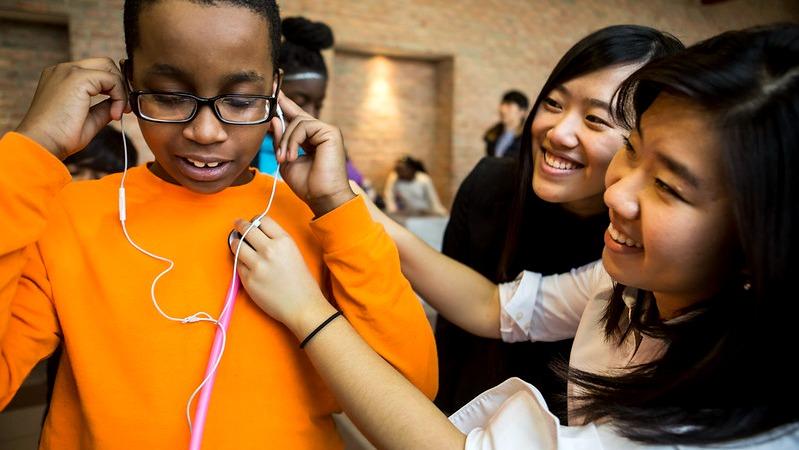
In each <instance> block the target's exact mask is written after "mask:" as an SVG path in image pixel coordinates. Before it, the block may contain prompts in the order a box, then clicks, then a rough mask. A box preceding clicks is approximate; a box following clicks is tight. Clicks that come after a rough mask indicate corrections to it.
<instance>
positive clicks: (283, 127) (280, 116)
mask: <svg viewBox="0 0 799 450" xmlns="http://www.w3.org/2000/svg"><path fill="white" fill-rule="evenodd" d="M277 118H278V119H280V131H282V132H284V133H285V132H286V119H285V118H284V117H283V110H282V109H281V108H280V105H277Z"/></svg>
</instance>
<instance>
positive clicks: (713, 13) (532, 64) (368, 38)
mask: <svg viewBox="0 0 799 450" xmlns="http://www.w3.org/2000/svg"><path fill="white" fill-rule="evenodd" d="M280 3H281V7H282V10H283V14H284V15H297V14H302V15H306V16H308V17H310V18H312V19H314V20H323V21H325V22H327V23H328V24H330V25H331V26H332V27H333V29H334V31H335V34H336V40H337V44H336V50H333V51H329V52H327V53H328V54H327V57H328V59H329V61H330V62H331V65H332V66H333V67H332V70H331V72H332V74H333V77H334V80H333V84H331V86H335V88H336V91H337V92H335V93H331V95H330V96H329V97H330V100H329V101H328V102H327V104H326V106H325V110H324V111H323V118H325V119H327V120H330V121H333V122H337V123H339V124H340V125H341V126H342V129H343V131H344V133H345V136H346V138H348V139H349V138H351V139H352V140H353V145H350V147H351V148H350V150H351V151H352V153H353V160H354V162H355V163H356V165H358V166H360V167H361V168H362V169H363V170H364V171H366V172H369V173H370V174H375V175H374V176H375V177H377V176H378V175H379V174H378V172H381V171H383V169H384V168H385V167H386V166H385V164H386V161H390V160H392V159H393V158H394V157H395V156H396V152H397V150H396V148H386V147H385V146H381V145H376V144H374V143H369V144H366V145H354V144H355V139H356V136H355V133H354V132H353V131H352V130H354V129H356V127H357V126H358V124H357V123H355V124H350V122H347V118H348V117H355V116H357V114H358V113H359V112H358V111H356V109H357V110H360V112H361V113H362V112H363V108H362V105H361V104H357V103H354V102H347V101H344V100H343V99H345V98H350V97H357V96H359V95H360V96H361V97H362V96H363V92H354V91H355V90H357V89H358V86H361V85H363V84H364V83H363V82H361V83H358V82H351V83H349V82H348V83H343V82H342V83H337V82H336V81H335V77H336V76H338V74H339V72H341V71H344V69H343V68H342V69H341V70H339V68H338V67H337V63H336V61H337V59H338V57H339V56H340V55H342V54H344V55H350V56H349V57H350V59H352V55H353V54H354V53H353V52H355V53H362V54H386V55H390V56H394V57H397V58H394V59H392V60H391V61H392V64H393V63H396V65H398V66H403V67H404V69H402V70H411V69H409V67H410V66H414V65H415V67H416V68H417V69H418V70H417V71H413V70H411V74H412V75H410V76H411V77H412V79H410V80H404V81H403V83H404V86H407V85H408V84H409V83H410V84H413V82H414V81H415V80H414V79H413V78H414V77H416V76H417V75H418V76H419V80H424V81H423V83H424V84H425V86H427V87H425V88H424V90H425V92H427V93H425V95H424V100H420V99H417V95H416V93H415V92H414V91H413V89H406V88H405V87H403V88H402V89H398V90H397V91H396V92H397V99H398V102H399V103H400V104H403V105H406V104H407V105H415V106H417V107H421V108H422V109H425V110H427V109H428V108H429V105H420V104H419V103H420V102H422V101H425V102H433V103H435V111H436V112H435V113H434V115H435V116H442V115H443V116H445V117H434V118H433V119H429V120H428V119H425V120H424V122H425V123H428V124H435V131H434V132H430V131H422V130H421V129H420V130H419V131H418V133H422V134H424V133H431V134H430V136H431V137H429V138H425V139H427V140H426V141H425V142H428V143H427V144H425V145H427V146H430V145H432V147H431V150H429V151H427V152H426V153H425V156H424V157H425V161H426V162H427V163H428V164H429V165H430V166H431V172H433V174H434V178H436V181H437V184H438V186H440V187H441V188H442V189H443V190H444V192H441V194H442V196H443V197H445V199H449V198H451V193H452V192H454V190H455V189H456V188H457V186H458V184H459V183H460V181H461V180H462V179H463V177H464V176H465V175H466V174H467V173H468V172H469V170H470V169H471V167H472V166H473V165H474V164H475V163H476V162H477V160H478V159H479V158H480V156H481V154H482V152H483V146H482V141H481V135H482V133H483V131H484V129H485V128H486V127H488V126H489V125H490V124H492V123H493V122H494V121H495V120H496V114H497V113H496V106H497V102H498V99H499V97H500V96H501V94H502V92H504V91H505V90H507V89H509V88H519V89H522V90H524V91H526V92H527V93H528V94H529V95H530V96H531V97H533V96H534V95H535V94H536V93H537V88H538V87H539V86H540V85H541V84H542V83H543V81H544V79H545V78H546V76H547V75H548V73H549V71H550V70H551V68H552V67H553V65H554V64H555V62H556V61H557V59H558V58H559V57H560V56H561V55H562V54H563V53H564V52H565V51H566V50H567V49H568V48H569V47H570V46H571V45H572V44H573V43H574V42H575V41H576V40H577V39H579V38H580V37H582V36H584V35H585V34H587V33H589V32H591V31H593V30H595V29H597V28H600V27H603V26H606V25H610V24H617V23H639V24H645V25H650V26H654V27H657V28H660V29H663V30H666V31H669V32H671V33H673V34H675V35H677V36H678V37H679V38H681V39H683V40H684V41H685V42H687V43H693V42H695V41H697V40H699V39H702V38H705V37H708V36H711V35H714V34H717V33H719V32H721V31H724V30H728V29H734V28H741V27H745V26H750V25H754V24H761V23H768V22H773V21H788V20H792V21H797V20H799V3H797V2H796V1H795V0H759V1H756V0H727V1H723V2H720V3H718V4H712V5H705V4H703V3H702V2H701V1H700V0H647V1H640V0H380V1H378V0H325V1H319V0H283V1H281V2H280ZM121 5H122V0H27V1H15V0H0V18H3V20H17V19H14V17H13V16H14V15H15V14H20V13H24V14H26V15H28V16H31V17H34V16H36V15H37V14H39V15H40V16H41V17H43V18H44V19H48V18H49V19H50V20H51V21H52V20H55V19H58V18H59V17H63V18H65V19H64V20H65V23H66V24H68V30H69V36H68V40H69V54H70V57H72V58H82V57H87V56H96V55H104V56H110V57H112V58H113V59H115V60H117V59H119V58H120V57H122V56H123V55H124V46H123V43H122V23H121V20H122V19H121V17H122V12H121ZM9 17H11V18H10V19H9ZM26 17H27V16H26ZM28 18H30V17H28ZM54 18H55V19H54ZM26 20H27V19H26ZM3 28H4V33H6V31H5V28H6V27H3ZM12 32H13V31H12ZM36 39H39V37H38V36H37V38H36ZM41 39H42V40H46V39H47V38H46V37H45V36H44V35H42V36H41ZM7 51H10V52H11V53H4V54H3V59H4V60H5V59H6V58H9V59H10V58H14V57H15V56H13V55H12V54H13V53H14V52H15V51H16V50H14V49H13V48H12V49H10V50H7ZM6 55H9V56H6ZM44 59H45V58H42V65H45V64H49V63H45V62H44ZM342 59H346V57H345V58H342ZM356 59H357V58H356ZM362 60H363V61H361V63H360V64H361V65H362V66H363V67H365V64H366V61H368V58H362ZM341 64H342V67H343V66H344V65H348V64H355V65H357V64H358V63H357V62H356V63H354V62H353V61H347V60H345V61H342V62H341ZM425 67H426V68H427V69H425ZM430 67H432V68H433V73H432V75H431V74H430V72H429V71H428V69H429V68H430ZM356 70H357V69H356ZM402 70H400V71H402ZM352 76H354V74H353V75H350V77H352ZM28 78H33V79H38V71H36V72H35V73H34V74H30V75H29V76H28ZM348 79H351V78H348ZM431 80H432V81H431ZM398 82H399V81H398ZM20 83H21V82H20ZM420 83H421V81H420ZM431 83H433V84H434V86H433V85H432V84H431ZM431 86H432V87H431ZM13 90H19V91H29V90H30V87H29V84H23V83H21V84H19V86H9V85H6V84H4V85H2V87H0V98H7V96H8V92H9V91H13ZM429 92H432V93H433V94H432V95H433V96H432V97H431V96H430V95H429ZM32 94H33V93H32V92H30V93H29V96H28V99H29V98H30V97H31V96H32ZM403 96H404V97H403ZM442 98H444V99H445V100H441V99H442ZM447 98H448V99H450V100H449V101H448V100H446V99H447ZM450 111H451V113H450ZM425 114H428V113H427V112H426V113H425ZM20 118H21V117H20ZM431 120H432V122H431ZM387 125H390V124H387ZM403 126H406V127H409V124H403ZM414 126H415V125H414ZM442 130H443V131H442ZM2 131H5V128H4V129H0V132H2ZM395 131H396V130H394V131H391V132H395ZM134 137H136V136H135V133H134ZM414 139H415V137H414ZM431 140H432V141H431ZM429 142H433V144H429ZM138 143H139V145H141V141H140V140H139V142H138ZM348 145H349V144H348ZM381 152H384V153H383V154H381ZM375 181H376V182H377V183H380V182H382V180H375Z"/></svg>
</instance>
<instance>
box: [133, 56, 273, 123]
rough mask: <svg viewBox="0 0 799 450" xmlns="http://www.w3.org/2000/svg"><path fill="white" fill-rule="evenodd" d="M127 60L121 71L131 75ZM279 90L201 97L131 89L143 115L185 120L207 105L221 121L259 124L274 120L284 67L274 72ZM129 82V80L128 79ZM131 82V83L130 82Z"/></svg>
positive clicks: (162, 120)
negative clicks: (264, 93) (270, 92)
mask: <svg viewBox="0 0 799 450" xmlns="http://www.w3.org/2000/svg"><path fill="white" fill-rule="evenodd" d="M128 70H129V68H128V65H127V61H125V62H123V64H122V72H123V73H124V74H125V76H126V78H127V79H128V80H130V78H129V77H128V73H127V72H128ZM275 77H276V81H277V90H276V91H275V94H274V95H254V94H222V95H217V96H215V97H200V96H197V95H194V94H189V93H187V92H169V91H142V90H136V91H134V90H132V89H131V90H130V92H129V94H128V95H129V100H130V105H131V109H133V113H134V114H136V116H137V117H139V118H140V119H144V120H147V121H149V122H158V123H186V122H191V121H192V120H194V118H195V117H197V113H198V112H199V111H200V108H201V107H203V106H208V107H210V108H211V110H212V111H213V112H214V115H215V116H216V118H217V119H219V121H220V122H223V123H227V124H232V125H258V124H262V123H265V122H268V121H270V120H272V118H273V117H275V114H276V112H277V93H278V92H280V84H281V79H282V71H277V72H275ZM127 83H130V81H127ZM128 86H130V84H128Z"/></svg>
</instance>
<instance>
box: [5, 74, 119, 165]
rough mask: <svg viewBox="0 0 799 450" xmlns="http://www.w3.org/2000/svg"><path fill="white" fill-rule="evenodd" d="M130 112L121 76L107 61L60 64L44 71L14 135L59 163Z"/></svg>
mask: <svg viewBox="0 0 799 450" xmlns="http://www.w3.org/2000/svg"><path fill="white" fill-rule="evenodd" d="M97 95H106V96H108V98H107V99H105V100H103V101H101V102H99V103H97V104H95V105H93V106H92V104H91V103H92V97H94V96H97ZM129 110H130V108H129V106H128V102H127V92H126V89H125V82H124V79H123V77H122V73H121V72H120V70H119V68H118V67H117V66H116V64H114V62H113V61H112V60H111V59H109V58H92V59H83V60H80V61H74V62H68V63H61V64H57V65H55V66H51V67H48V68H46V69H44V71H42V75H41V78H39V84H38V86H37V87H36V93H35V94H34V96H33V101H32V102H31V105H30V107H29V108H28V112H27V113H26V114H25V118H24V119H22V122H21V123H20V124H19V126H18V127H17V129H16V131H17V132H18V133H21V134H24V135H26V136H28V137H30V138H31V139H33V140H35V141H36V142H38V143H39V144H41V145H42V146H43V147H45V148H46V149H47V150H49V151H50V153H52V154H53V155H55V156H56V157H57V158H59V159H61V160H63V159H64V158H66V157H67V156H69V155H71V154H73V153H75V152H77V151H78V150H81V149H82V148H84V147H86V145H87V144H88V143H89V141H91V140H92V138H93V137H94V136H95V135H96V134H97V132H98V131H100V129H102V128H103V127H104V126H105V125H106V124H108V122H110V121H111V120H113V119H119V118H120V117H122V114H123V113H124V112H127V111H129Z"/></svg>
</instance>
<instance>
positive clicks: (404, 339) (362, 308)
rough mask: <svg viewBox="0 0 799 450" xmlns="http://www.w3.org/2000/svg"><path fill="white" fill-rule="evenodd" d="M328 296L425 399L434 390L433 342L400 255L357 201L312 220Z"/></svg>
mask: <svg viewBox="0 0 799 450" xmlns="http://www.w3.org/2000/svg"><path fill="white" fill-rule="evenodd" d="M311 229H312V231H313V233H314V234H315V235H316V237H317V239H318V240H319V242H320V243H321V245H322V249H323V252H324V256H323V258H324V261H325V263H326V264H327V266H328V268H329V270H330V273H331V278H332V292H333V297H334V299H335V301H336V303H337V305H338V307H339V308H340V309H341V311H342V312H343V313H344V316H345V317H346V318H347V320H349V322H350V323H351V324H352V326H353V328H355V330H356V331H357V332H358V333H359V334H360V335H361V337H363V339H364V340H365V341H366V342H367V343H368V344H369V345H370V346H371V347H372V348H373V349H374V350H375V351H376V352H377V353H378V354H380V356H382V357H383V358H384V359H385V360H386V361H388V362H389V363H390V364H391V365H393V366H394V368H396V369H397V370H398V371H399V372H400V373H402V374H403V376H405V378H407V379H408V380H409V381H411V382H412V383H413V384H414V385H415V386H416V387H417V388H419V389H420V390H421V391H422V392H424V394H425V395H427V396H428V397H429V398H431V399H432V398H433V397H434V396H435V394H436V391H437V389H438V360H437V356H436V347H435V340H434V339H433V332H432V329H431V328H430V324H429V322H428V321H427V318H426V316H425V314H424V310H423V308H422V305H421V303H420V301H419V299H418V297H417V296H416V294H415V293H414V292H413V290H412V289H411V285H410V283H409V282H408V280H406V279H405V277H404V276H403V275H402V271H401V269H400V260H399V253H398V252H397V248H396V247H395V245H394V242H393V241H392V240H391V238H389V236H388V235H387V234H386V232H385V231H384V230H383V227H382V226H380V225H379V224H377V223H376V222H374V221H373V220H372V219H371V217H370V216H369V211H368V210H367V208H366V205H365V204H364V202H363V200H362V199H361V198H360V197H358V198H355V199H353V200H351V201H349V202H347V203H345V204H344V205H341V206H339V207H338V208H336V209H335V210H333V211H331V212H329V213H327V214H325V215H324V216H322V217H320V218H318V219H316V220H315V221H314V222H312V224H311Z"/></svg>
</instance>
